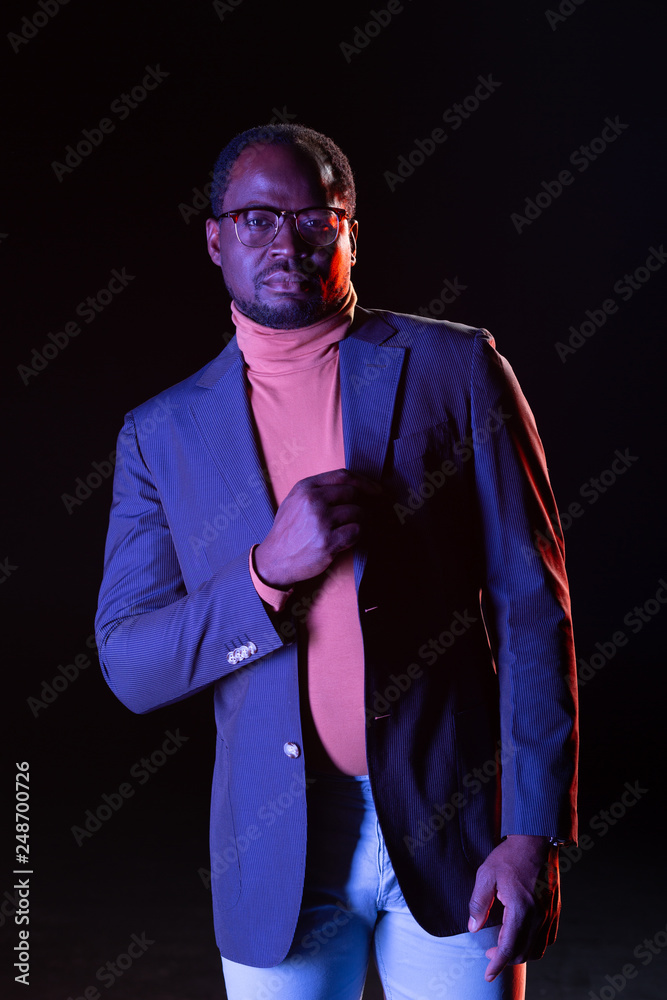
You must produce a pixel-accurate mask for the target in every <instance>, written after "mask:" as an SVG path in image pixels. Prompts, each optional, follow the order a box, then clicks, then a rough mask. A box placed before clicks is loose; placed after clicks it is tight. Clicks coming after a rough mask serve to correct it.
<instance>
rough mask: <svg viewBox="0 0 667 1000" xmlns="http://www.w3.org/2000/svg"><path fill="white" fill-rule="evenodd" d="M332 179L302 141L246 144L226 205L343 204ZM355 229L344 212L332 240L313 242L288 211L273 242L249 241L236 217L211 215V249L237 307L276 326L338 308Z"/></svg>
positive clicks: (312, 320)
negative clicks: (257, 243)
mask: <svg viewBox="0 0 667 1000" xmlns="http://www.w3.org/2000/svg"><path fill="white" fill-rule="evenodd" d="M329 181H330V177H329V176H328V175H327V173H326V169H325V168H323V167H320V165H319V164H318V163H316V162H315V161H313V160H312V159H311V158H310V157H309V156H308V155H307V154H306V153H304V152H303V151H302V150H300V149H299V148H298V147H295V146H271V145H266V146H265V145H253V146H246V148H245V149H244V150H243V152H242V153H241V155H240V156H239V158H238V160H237V161H236V163H235V164H234V167H233V168H232V173H231V177H230V182H229V186H228V188H227V191H226V192H225V197H224V202H223V207H222V211H223V212H229V211H234V210H236V209H242V208H250V207H252V206H261V205H264V206H270V207H271V208H275V209H290V210H294V211H298V210H299V209H301V208H311V207H313V206H326V205H329V206H331V207H340V208H342V207H344V206H343V205H342V202H341V200H340V199H338V198H335V197H332V196H331V194H330V193H329ZM356 232H357V224H356V222H353V223H352V224H350V222H349V221H348V220H347V219H345V220H343V221H342V222H341V225H340V231H339V233H338V238H337V240H336V241H335V243H331V244H330V245H329V246H326V247H314V246H311V245H310V244H309V243H306V242H305V241H304V240H302V239H301V237H300V236H299V234H298V233H297V231H296V228H295V225H294V218H293V217H292V218H291V219H290V218H289V217H288V216H286V217H285V218H284V219H283V221H282V224H281V227H280V229H279V231H278V234H277V236H276V238H275V239H274V241H273V243H270V244H269V245H268V246H265V247H246V246H243V244H242V243H240V242H239V240H238V239H237V238H236V233H235V231H234V222H233V220H232V219H230V218H227V219H221V220H220V222H216V220H215V219H208V220H207V222H206V235H207V243H208V252H209V254H210V256H211V259H212V260H213V262H214V263H215V264H218V265H219V266H220V267H221V268H222V275H223V278H224V281H225V285H226V286H227V291H228V292H229V294H230V295H231V296H232V298H233V299H234V302H235V303H236V306H237V308H238V309H240V311H241V312H242V313H245V315H246V316H249V317H250V318H251V319H253V320H255V322H257V323H261V324H262V326H269V327H272V328H273V329H276V330H289V329H295V328H297V327H301V326H308V325H309V324H311V323H315V322H316V321H317V320H319V319H321V318H322V317H324V316H327V315H329V314H330V313H334V312H336V310H337V309H338V308H339V307H340V305H341V302H342V301H343V299H344V298H345V296H346V295H347V293H348V289H349V285H350V267H351V266H352V264H353V263H354V248H355V246H356Z"/></svg>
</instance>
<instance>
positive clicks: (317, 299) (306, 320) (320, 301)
mask: <svg viewBox="0 0 667 1000" xmlns="http://www.w3.org/2000/svg"><path fill="white" fill-rule="evenodd" d="M282 270H284V271H285V272H289V271H290V270H299V271H306V273H307V271H308V269H307V268H305V267H304V266H303V264H301V266H298V265H297V266H296V267H291V268H290V267H289V264H288V266H286V267H284V268H280V267H272V268H270V269H267V270H266V271H264V272H262V273H261V274H259V275H258V276H257V279H256V281H255V289H256V296H255V298H254V299H244V298H241V297H240V296H239V295H236V294H235V292H234V289H233V288H231V287H230V286H229V285H228V284H227V281H226V280H225V287H226V289H227V291H228V293H229V295H230V297H231V298H232V299H233V300H234V303H235V304H236V308H237V309H239V310H240V311H241V312H242V313H243V314H244V315H245V316H248V317H249V319H252V320H254V321H255V323H259V324H260V325H261V326H267V327H269V328H270V329H271V330H298V329H300V328H301V327H303V326H311V325H312V324H313V323H317V321H318V320H320V319H324V317H325V316H330V315H331V314H332V313H335V312H337V311H338V310H339V309H340V307H341V306H342V304H343V302H344V301H345V299H346V298H347V294H348V292H347V290H346V289H344V288H342V287H340V286H339V287H336V288H335V289H331V288H330V289H329V290H328V295H327V297H326V298H325V290H324V281H323V280H320V277H319V276H318V274H317V272H315V273H314V276H313V279H312V283H313V286H316V287H313V290H312V294H311V296H310V297H309V298H307V299H289V298H286V299H285V301H284V302H280V303H275V304H269V303H267V302H262V301H261V300H260V299H259V293H260V290H261V288H262V283H263V281H264V278H265V277H267V276H268V274H272V273H274V272H276V271H282ZM223 276H224V275H223Z"/></svg>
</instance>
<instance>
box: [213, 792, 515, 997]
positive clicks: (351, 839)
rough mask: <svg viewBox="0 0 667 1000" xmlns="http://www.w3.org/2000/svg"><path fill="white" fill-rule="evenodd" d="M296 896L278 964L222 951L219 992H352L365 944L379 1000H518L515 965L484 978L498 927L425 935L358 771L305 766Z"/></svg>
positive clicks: (363, 966) (357, 993) (361, 974)
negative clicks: (244, 960) (302, 855)
mask: <svg viewBox="0 0 667 1000" xmlns="http://www.w3.org/2000/svg"><path fill="white" fill-rule="evenodd" d="M312 776H313V777H316V778H317V780H316V781H315V782H313V784H312V785H311V786H310V787H309V788H308V791H307V804H308V856H307V861H306V881H305V887H304V895H303V902H302V907H301V912H300V916H299V921H298V923H297V928H296V934H295V936H294V940H293V943H292V947H291V948H290V951H289V953H288V955H287V957H286V958H285V959H284V961H283V962H281V964H280V965H276V966H274V967H273V968H270V969H256V968H254V967H252V966H248V965H239V964H237V963H236V962H230V961H229V960H228V959H226V958H223V960H222V967H223V971H224V976H225V986H226V988H227V996H228V998H229V1000H360V998H361V996H362V993H363V988H364V980H365V978H366V971H367V969H368V963H369V960H370V954H371V948H372V949H373V951H374V955H375V962H376V964H377V969H378V973H379V975H380V979H381V981H382V986H383V988H384V993H385V997H386V998H387V1000H442V998H446V1000H522V998H523V996H524V989H525V966H524V965H517V966H511V967H508V968H507V969H505V971H504V972H503V973H501V975H500V976H498V978H497V979H496V980H494V982H493V983H487V982H486V981H485V979H484V971H485V969H486V967H487V965H488V961H489V960H488V959H487V958H486V957H485V954H484V953H485V951H486V950H487V949H488V948H491V947H493V945H495V944H496V943H497V939H498V931H499V928H498V927H489V928H486V927H485V928H483V929H482V930H481V931H478V932H477V933H476V934H456V935H454V936H453V937H444V938H443V937H433V935H431V934H427V933H426V931H425V930H423V928H421V927H420V926H419V924H418V923H417V921H416V920H415V919H414V917H413V916H412V915H411V913H410V911H409V909H408V907H407V904H406V902H405V900H404V898H403V894H402V892H401V890H400V889H399V886H398V882H397V881H396V876H395V874H394V870H393V868H392V865H391V862H390V860H389V856H388V854H387V849H386V846H385V842H384V838H383V836H382V833H381V831H380V825H379V823H378V820H377V815H376V813H375V807H374V805H373V797H372V794H371V787H370V782H369V780H368V777H366V776H364V777H358V778H355V777H347V776H344V775H343V776H337V775H336V776H330V775H322V774H314V773H313V774H312Z"/></svg>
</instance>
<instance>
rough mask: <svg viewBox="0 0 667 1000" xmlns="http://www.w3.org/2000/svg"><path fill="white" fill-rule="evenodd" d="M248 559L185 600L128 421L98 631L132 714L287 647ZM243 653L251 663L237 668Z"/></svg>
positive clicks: (164, 520) (156, 497)
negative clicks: (236, 652) (238, 653)
mask: <svg viewBox="0 0 667 1000" xmlns="http://www.w3.org/2000/svg"><path fill="white" fill-rule="evenodd" d="M170 513H171V516H175V515H174V512H173V511H172V512H170ZM249 551H250V546H248V547H247V548H244V549H243V551H242V552H240V553H239V554H238V555H236V556H235V557H234V558H232V559H231V560H230V561H229V562H228V563H227V564H226V565H224V566H222V567H221V568H220V569H219V570H218V571H217V572H215V573H213V575H212V576H210V578H209V579H207V580H206V581H205V582H203V583H202V584H201V585H200V586H199V587H197V588H196V589H194V590H192V591H191V592H188V591H187V589H186V585H185V582H184V579H183V574H182V572H181V567H180V565H179V560H178V556H177V552H176V548H175V545H174V540H173V537H172V533H171V530H170V526H169V519H168V516H167V512H166V511H165V509H164V506H163V504H162V501H161V498H160V494H159V491H158V488H157V485H156V483H155V481H154V478H153V476H152V475H151V472H150V470H149V469H148V467H147V465H146V463H145V462H144V460H143V458H142V455H141V451H140V447H139V444H138V441H137V434H136V429H135V422H134V418H133V415H132V414H131V413H130V414H129V415H128V416H127V418H126V421H125V425H124V427H123V429H122V431H121V433H120V435H119V438H118V449H117V458H116V470H115V474H114V495H113V503H112V507H111V515H110V523H109V531H108V535H107V543H106V550H105V562H104V575H103V580H102V586H101V589H100V595H99V603H98V610H97V616H96V620H95V632H96V638H97V646H98V650H99V656H100V663H101V666H102V670H103V673H104V676H105V678H106V680H107V683H108V684H109V686H110V687H111V689H112V691H113V692H114V694H116V696H117V697H118V698H119V699H120V701H122V702H123V703H124V704H125V705H126V706H127V707H128V708H129V709H131V710H132V711H133V712H138V713H144V712H150V711H152V710H153V709H156V708H161V707H163V706H164V705H170V704H172V703H173V702H176V701H180V700H181V699H183V698H187V697H188V696H190V695H192V694H195V693H196V692H197V691H200V690H201V689H202V688H205V687H206V686H207V685H209V684H211V683H213V682H214V681H217V680H219V679H220V678H221V677H223V676H224V675H225V674H228V673H230V672H231V671H233V670H236V669H239V668H244V667H245V668H247V667H249V666H251V665H254V663H255V662H256V661H257V660H258V659H259V658H260V657H262V656H265V655H266V654H268V653H271V652H272V651H273V650H275V649H278V648H280V647H281V646H282V645H283V639H282V638H281V636H280V635H279V633H278V631H277V630H276V628H275V627H274V624H273V622H272V620H271V618H270V616H269V614H268V613H267V609H266V606H265V605H264V603H263V602H262V600H261V598H260V597H259V596H258V594H257V591H256V590H255V587H254V585H253V582H252V579H251V576H250V570H249V566H248V558H249ZM251 644H252V645H251ZM241 647H244V648H243V649H242V650H241V655H242V656H244V657H245V658H244V659H239V660H238V661H237V662H230V660H229V659H228V654H230V653H232V654H233V653H234V650H239V649H240V648H241ZM253 647H255V651H254V652H253V651H252V650H253ZM232 659H234V656H232Z"/></svg>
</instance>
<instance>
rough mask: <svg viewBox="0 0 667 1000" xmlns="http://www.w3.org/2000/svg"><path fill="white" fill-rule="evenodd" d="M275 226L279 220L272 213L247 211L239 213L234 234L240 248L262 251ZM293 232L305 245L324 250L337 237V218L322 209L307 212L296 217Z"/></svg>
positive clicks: (270, 238) (256, 210)
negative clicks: (297, 234) (238, 240)
mask: <svg viewBox="0 0 667 1000" xmlns="http://www.w3.org/2000/svg"><path fill="white" fill-rule="evenodd" d="M278 222H279V216H278V215H276V213H275V212H270V211H268V210H267V209H263V208H262V209H259V208H248V209H245V211H243V212H240V213H239V216H238V220H237V223H236V231H237V233H238V235H239V239H240V240H241V243H243V244H244V246H247V247H262V246H266V245H267V244H268V243H270V242H271V241H272V240H273V238H274V237H275V235H276V232H277V230H278ZM296 228H297V232H298V233H299V236H301V238H302V239H304V240H305V241H306V243H310V244H311V245H312V246H320V247H321V246H327V244H329V243H333V241H334V240H335V239H336V236H337V235H338V216H337V215H336V213H335V212H331V211H330V210H329V209H326V208H309V209H306V210H305V211H303V212H298V213H297V217H296Z"/></svg>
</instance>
